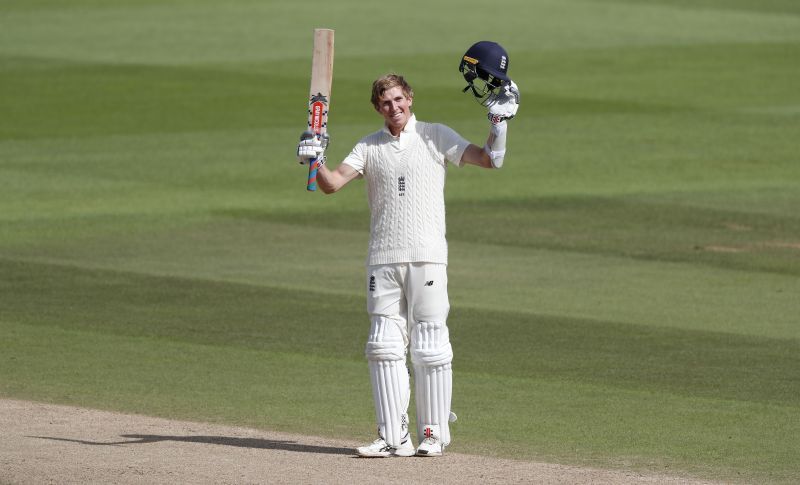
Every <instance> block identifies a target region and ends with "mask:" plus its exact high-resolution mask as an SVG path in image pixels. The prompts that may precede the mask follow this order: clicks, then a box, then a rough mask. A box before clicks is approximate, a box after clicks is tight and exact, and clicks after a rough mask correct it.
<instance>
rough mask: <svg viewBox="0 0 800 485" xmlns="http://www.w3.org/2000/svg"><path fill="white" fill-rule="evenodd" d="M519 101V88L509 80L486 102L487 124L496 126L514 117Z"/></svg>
mask: <svg viewBox="0 0 800 485" xmlns="http://www.w3.org/2000/svg"><path fill="white" fill-rule="evenodd" d="M519 100H520V95H519V88H518V87H517V84H516V83H515V82H514V81H512V80H510V79H509V80H508V82H507V83H503V85H502V86H501V87H500V89H498V91H497V92H496V93H493V94H491V95H489V98H488V99H487V100H486V106H487V107H488V108H489V114H488V118H489V122H490V123H492V124H493V125H496V124H498V123H501V122H503V121H505V120H510V119H511V118H513V117H514V116H516V114H517V110H518V109H519Z"/></svg>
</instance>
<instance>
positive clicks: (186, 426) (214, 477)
mask: <svg viewBox="0 0 800 485" xmlns="http://www.w3.org/2000/svg"><path fill="white" fill-rule="evenodd" d="M0 430H2V432H1V433H0V483H3V484H5V483H12V484H28V483H31V484H33V483H35V484H42V483H59V484H63V483H193V484H195V483H276V484H279V483H384V484H391V483H430V482H440V483H441V482H444V483H460V484H462V483H545V484H546V483H570V484H574V483H592V484H626V483H658V484H678V483H680V484H687V483H709V482H703V481H697V480H693V479H690V478H686V477H670V476H663V475H662V476H658V475H643V474H640V473H636V472H629V471H619V470H600V469H593V468H581V467H573V466H563V465H555V464H547V463H535V462H528V461H515V460H503V459H497V458H488V457H483V456H472V455H462V454H457V453H448V454H446V455H445V456H444V457H443V458H392V459H364V458H356V457H354V455H353V447H354V446H356V445H357V443H354V442H349V441H342V440H333V439H327V438H316V437H313V436H299V435H291V434H286V433H276V432H271V431H263V430H255V429H247V428H237V427H229V426H219V425H211V424H204V423H193V422H185V421H170V420H166V419H161V418H153V417H147V416H136V415H128V414H119V413H112V412H106V411H96V410H91V409H83V408H75V407H68V406H56V405H50V404H41V403H35V402H27V401H18V400H10V399H0Z"/></svg>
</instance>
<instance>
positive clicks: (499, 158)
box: [461, 80, 520, 168]
mask: <svg viewBox="0 0 800 485" xmlns="http://www.w3.org/2000/svg"><path fill="white" fill-rule="evenodd" d="M499 89H500V91H499V92H498V93H496V94H492V95H491V96H489V98H488V99H487V101H486V102H485V104H486V106H488V107H489V114H488V118H489V123H490V129H489V137H488V138H487V139H486V143H485V144H484V145H483V148H480V147H478V146H477V145H469V146H468V147H467V149H466V150H464V154H463V155H461V161H462V162H464V163H468V164H470V165H477V166H479V167H484V168H500V167H502V166H503V159H504V158H505V155H506V137H507V133H508V123H507V120H510V119H511V118H513V117H514V116H515V115H516V114H517V109H518V108H519V97H520V96H519V89H518V88H517V85H516V84H515V83H514V81H511V80H509V81H508V82H507V84H504V85H503V86H502V87H500V88H499Z"/></svg>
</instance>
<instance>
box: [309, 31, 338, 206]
mask: <svg viewBox="0 0 800 485" xmlns="http://www.w3.org/2000/svg"><path fill="white" fill-rule="evenodd" d="M332 84H333V30H331V29H314V53H313V55H312V57H311V88H310V89H309V95H308V131H310V132H312V133H313V134H315V135H324V134H325V133H326V132H327V131H328V112H329V111H330V102H331V101H330V100H331V85H332ZM319 162H320V161H319V160H318V159H314V160H311V161H310V162H309V164H308V182H307V184H306V190H309V191H312V192H313V191H315V190H317V170H318V169H319Z"/></svg>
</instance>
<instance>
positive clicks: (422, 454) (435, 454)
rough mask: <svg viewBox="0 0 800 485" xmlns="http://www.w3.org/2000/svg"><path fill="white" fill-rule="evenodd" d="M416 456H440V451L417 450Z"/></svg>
mask: <svg viewBox="0 0 800 485" xmlns="http://www.w3.org/2000/svg"><path fill="white" fill-rule="evenodd" d="M417 456H442V453H441V452H435V453H429V452H427V451H418V452H417Z"/></svg>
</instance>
